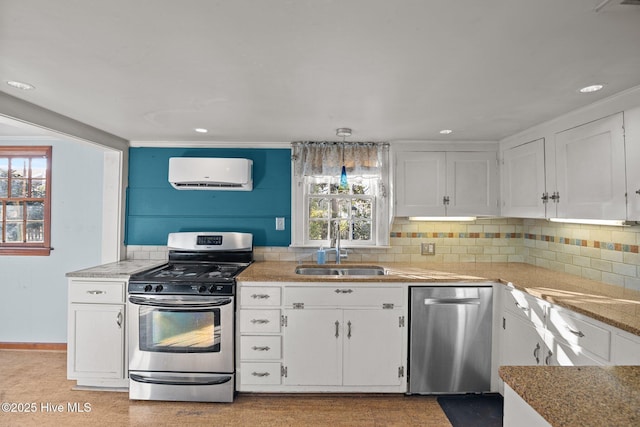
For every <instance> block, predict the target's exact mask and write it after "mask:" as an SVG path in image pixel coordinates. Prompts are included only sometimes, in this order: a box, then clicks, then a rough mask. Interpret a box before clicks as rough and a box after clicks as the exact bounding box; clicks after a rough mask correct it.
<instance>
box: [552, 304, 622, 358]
mask: <svg viewBox="0 0 640 427" xmlns="http://www.w3.org/2000/svg"><path fill="white" fill-rule="evenodd" d="M547 329H548V330H549V331H550V332H551V333H552V334H553V335H554V336H555V337H556V338H557V339H562V340H564V341H565V342H567V343H568V344H571V345H579V346H580V347H582V348H583V349H585V350H587V351H589V352H591V353H593V354H595V355H596V356H598V357H601V358H603V359H604V360H609V350H610V348H611V332H610V331H608V330H607V329H604V328H601V327H600V326H597V325H596V324H594V323H591V322H588V321H586V320H582V319H580V318H578V317H577V316H574V315H572V314H569V313H568V312H566V311H564V310H560V309H558V308H556V307H552V308H551V310H550V311H549V321H548V322H547Z"/></svg>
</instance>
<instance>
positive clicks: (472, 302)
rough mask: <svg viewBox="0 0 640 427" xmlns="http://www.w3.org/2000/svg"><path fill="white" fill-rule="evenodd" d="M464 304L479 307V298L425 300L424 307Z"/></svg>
mask: <svg viewBox="0 0 640 427" xmlns="http://www.w3.org/2000/svg"><path fill="white" fill-rule="evenodd" d="M443 304H466V305H480V299H479V298H425V299H424V305H443Z"/></svg>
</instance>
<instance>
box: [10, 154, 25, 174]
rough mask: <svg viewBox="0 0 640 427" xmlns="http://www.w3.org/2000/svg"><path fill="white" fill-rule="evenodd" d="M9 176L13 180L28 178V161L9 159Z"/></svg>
mask: <svg viewBox="0 0 640 427" xmlns="http://www.w3.org/2000/svg"><path fill="white" fill-rule="evenodd" d="M11 176H12V177H14V178H29V159H27V158H15V159H11Z"/></svg>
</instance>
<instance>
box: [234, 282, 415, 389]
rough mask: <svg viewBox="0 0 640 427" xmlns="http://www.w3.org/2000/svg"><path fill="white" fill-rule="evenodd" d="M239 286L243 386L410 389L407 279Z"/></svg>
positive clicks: (240, 379)
mask: <svg viewBox="0 0 640 427" xmlns="http://www.w3.org/2000/svg"><path fill="white" fill-rule="evenodd" d="M238 285H239V290H238V295H239V298H238V301H239V303H238V304H239V305H238V308H239V310H238V319H237V322H236V323H237V324H238V325H239V328H238V346H237V363H236V365H237V376H238V390H239V391H248V392H396V393H404V392H405V391H406V378H405V369H406V368H405V365H406V343H407V341H406V340H407V337H406V333H407V332H406V326H405V318H406V286H405V285H404V284H400V283H391V284H386V283H385V284H384V285H382V284H380V285H371V284H369V283H345V282H335V283H331V284H329V283H305V284H299V283H280V282H277V283H276V282H260V283H258V282H240V283H239V284H238Z"/></svg>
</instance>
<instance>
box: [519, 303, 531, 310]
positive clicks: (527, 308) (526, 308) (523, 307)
mask: <svg viewBox="0 0 640 427" xmlns="http://www.w3.org/2000/svg"><path fill="white" fill-rule="evenodd" d="M516 307H518V308H519V309H520V310H522V311H524V312H528V311H529V310H531V308H529V307H525V306H524V305H521V304H520V303H519V302H518V301H516Z"/></svg>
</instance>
